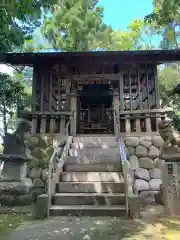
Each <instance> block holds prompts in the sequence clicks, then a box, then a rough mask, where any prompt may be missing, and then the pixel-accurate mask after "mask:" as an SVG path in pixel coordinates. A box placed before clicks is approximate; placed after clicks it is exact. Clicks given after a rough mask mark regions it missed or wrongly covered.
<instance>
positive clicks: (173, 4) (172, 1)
mask: <svg viewBox="0 0 180 240" xmlns="http://www.w3.org/2000/svg"><path fill="white" fill-rule="evenodd" d="M179 12H180V1H179V0H155V1H154V11H153V13H151V14H149V15H147V16H146V17H145V20H146V21H148V22H149V23H153V24H154V30H155V32H156V33H159V34H160V35H161V36H162V39H163V40H162V42H161V45H160V47H161V48H164V49H173V48H179V41H180V15H179Z"/></svg>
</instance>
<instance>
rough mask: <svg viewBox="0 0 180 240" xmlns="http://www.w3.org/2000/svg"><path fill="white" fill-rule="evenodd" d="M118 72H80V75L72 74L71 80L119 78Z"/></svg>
mask: <svg viewBox="0 0 180 240" xmlns="http://www.w3.org/2000/svg"><path fill="white" fill-rule="evenodd" d="M119 77H120V74H82V75H81V74H80V75H72V78H73V80H75V81H82V80H91V79H98V78H104V79H107V80H119Z"/></svg>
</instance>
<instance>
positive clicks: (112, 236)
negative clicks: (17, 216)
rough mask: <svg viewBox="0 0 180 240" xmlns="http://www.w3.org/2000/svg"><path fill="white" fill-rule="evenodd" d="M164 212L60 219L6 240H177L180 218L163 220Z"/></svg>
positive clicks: (153, 210) (27, 228)
mask: <svg viewBox="0 0 180 240" xmlns="http://www.w3.org/2000/svg"><path fill="white" fill-rule="evenodd" d="M162 213H163V209H162V208H160V207H157V206H152V207H148V209H144V211H143V212H142V218H141V219H140V220H125V219H122V218H121V219H120V218H110V217H102V218H100V217H93V218H92V217H91V218H90V217H59V218H54V219H50V220H46V221H43V222H41V223H38V224H33V225H32V223H31V224H30V225H29V226H28V225H22V226H21V227H20V228H18V229H17V230H15V231H14V232H13V233H12V234H11V235H10V236H9V238H7V239H8V240H14V239H18V240H59V239H61V240H72V239H73V240H80V239H82V240H99V239H100V240H119V239H123V240H147V239H150V240H161V239H164V240H171V239H172V240H176V239H177V240H178V239H180V219H177V218H176V219H172V218H166V217H165V216H164V215H163V214H162Z"/></svg>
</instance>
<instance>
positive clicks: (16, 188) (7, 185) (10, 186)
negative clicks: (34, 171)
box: [0, 179, 32, 195]
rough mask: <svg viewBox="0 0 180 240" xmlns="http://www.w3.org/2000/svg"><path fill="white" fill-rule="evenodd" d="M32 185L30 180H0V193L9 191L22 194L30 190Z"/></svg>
mask: <svg viewBox="0 0 180 240" xmlns="http://www.w3.org/2000/svg"><path fill="white" fill-rule="evenodd" d="M31 187H32V180H31V179H30V181H25V179H24V180H23V181H22V182H1V183H0V194H4V193H9V194H13V195H24V194H27V193H29V192H30V190H31Z"/></svg>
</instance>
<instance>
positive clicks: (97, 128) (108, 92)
mask: <svg viewBox="0 0 180 240" xmlns="http://www.w3.org/2000/svg"><path fill="white" fill-rule="evenodd" d="M112 103H113V91H112V89H110V87H109V84H92V85H86V86H84V87H83V88H82V90H81V91H79V97H78V103H77V115H78V116H77V133H79V134H108V133H113V131H114V124H113V122H114V121H113V109H112Z"/></svg>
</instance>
